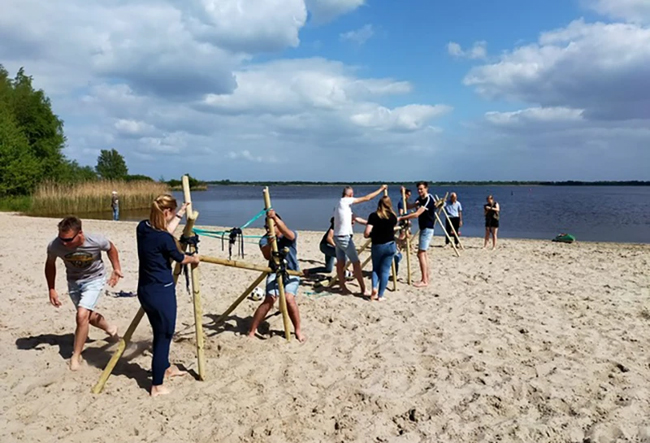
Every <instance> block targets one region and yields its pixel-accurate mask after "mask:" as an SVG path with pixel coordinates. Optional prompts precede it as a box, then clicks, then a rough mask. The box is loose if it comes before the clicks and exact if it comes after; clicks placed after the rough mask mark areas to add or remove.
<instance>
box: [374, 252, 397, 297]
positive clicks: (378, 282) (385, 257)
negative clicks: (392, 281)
mask: <svg viewBox="0 0 650 443" xmlns="http://www.w3.org/2000/svg"><path fill="white" fill-rule="evenodd" d="M396 252H397V247H396V246H395V242H394V241H392V242H390V243H384V244H382V245H372V248H370V253H371V254H372V288H373V289H375V288H377V287H379V292H378V295H379V297H383V296H384V292H385V291H386V286H388V277H390V268H391V263H393V258H394V257H395V253H396Z"/></svg>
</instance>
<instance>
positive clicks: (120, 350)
mask: <svg viewBox="0 0 650 443" xmlns="http://www.w3.org/2000/svg"><path fill="white" fill-rule="evenodd" d="M143 316H144V309H142V308H140V309H138V313H137V314H135V317H133V320H131V324H130V325H129V328H128V329H127V330H126V332H125V333H124V336H122V338H121V339H120V341H119V343H118V345H117V349H116V350H115V352H114V353H113V356H112V357H111V359H110V360H109V362H108V364H107V365H106V367H105V368H104V371H103V372H102V375H100V376H99V381H98V382H97V384H96V385H95V386H93V389H92V393H93V394H99V393H101V392H102V391H103V390H104V385H106V382H107V381H108V377H110V376H111V373H112V372H113V369H114V368H115V365H117V362H118V360H119V359H120V358H121V357H122V355H123V354H124V351H125V350H126V346H127V344H128V343H129V341H131V336H132V335H133V333H134V332H135V329H136V328H137V327H138V324H140V321H141V320H142V317H143Z"/></svg>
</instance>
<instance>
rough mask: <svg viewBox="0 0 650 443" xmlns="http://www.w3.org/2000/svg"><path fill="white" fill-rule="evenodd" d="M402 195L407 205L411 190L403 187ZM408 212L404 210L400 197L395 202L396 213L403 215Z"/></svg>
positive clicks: (409, 200)
mask: <svg viewBox="0 0 650 443" xmlns="http://www.w3.org/2000/svg"><path fill="white" fill-rule="evenodd" d="M404 195H405V196H406V204H407V205H408V204H409V203H410V202H411V190H410V189H405V190H404ZM406 213H408V210H404V202H403V201H402V199H401V198H400V199H399V201H398V202H397V215H405V214H406Z"/></svg>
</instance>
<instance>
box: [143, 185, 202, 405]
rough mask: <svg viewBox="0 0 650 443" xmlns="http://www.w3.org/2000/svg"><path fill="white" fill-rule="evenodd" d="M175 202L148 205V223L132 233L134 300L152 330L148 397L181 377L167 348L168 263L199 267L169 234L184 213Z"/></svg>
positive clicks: (171, 321)
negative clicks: (134, 240)
mask: <svg viewBox="0 0 650 443" xmlns="http://www.w3.org/2000/svg"><path fill="white" fill-rule="evenodd" d="M176 207H177V204H176V199H174V197H172V196H171V195H168V194H164V195H161V196H159V197H158V198H156V199H155V200H154V201H153V203H152V204H151V214H150V215H149V220H143V221H141V222H140V223H139V224H138V227H137V229H136V234H137V239H138V259H139V260H140V266H139V272H138V300H140V304H141V305H142V309H144V312H145V313H146V314H147V317H148V318H149V323H151V329H152V330H153V359H152V362H151V372H152V374H153V380H152V385H151V396H152V397H155V396H157V395H163V394H168V393H169V390H168V389H167V388H165V387H164V386H163V379H164V378H165V377H174V376H177V375H184V374H185V373H184V372H182V371H181V370H179V369H178V368H177V367H176V366H171V365H170V364H169V346H170V345H171V341H172V337H173V336H174V330H175V329H176V288H175V285H174V276H173V275H172V268H171V260H174V261H177V262H179V263H181V264H187V263H192V264H194V265H198V264H199V256H198V255H192V256H190V255H185V254H183V253H182V252H181V251H180V250H179V249H178V246H177V243H176V240H175V239H174V237H173V235H172V234H171V233H172V232H174V230H175V229H176V227H177V226H178V223H179V221H180V220H181V218H182V217H183V214H184V213H185V205H184V206H183V207H181V210H180V211H178V213H177V212H176Z"/></svg>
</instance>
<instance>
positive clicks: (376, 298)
mask: <svg viewBox="0 0 650 443" xmlns="http://www.w3.org/2000/svg"><path fill="white" fill-rule="evenodd" d="M370 300H371V301H377V300H379V296H378V295H377V294H371V295H370Z"/></svg>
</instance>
